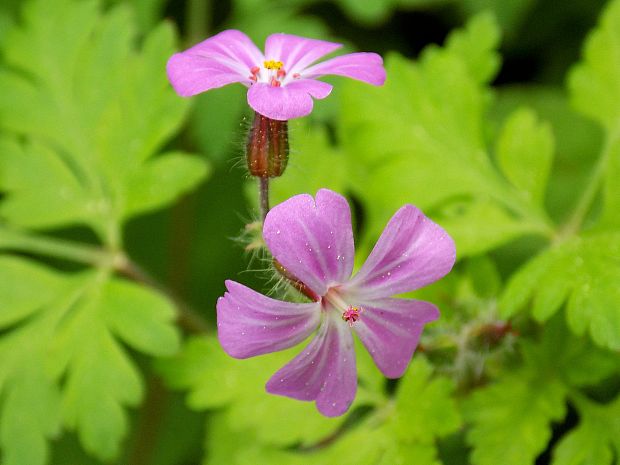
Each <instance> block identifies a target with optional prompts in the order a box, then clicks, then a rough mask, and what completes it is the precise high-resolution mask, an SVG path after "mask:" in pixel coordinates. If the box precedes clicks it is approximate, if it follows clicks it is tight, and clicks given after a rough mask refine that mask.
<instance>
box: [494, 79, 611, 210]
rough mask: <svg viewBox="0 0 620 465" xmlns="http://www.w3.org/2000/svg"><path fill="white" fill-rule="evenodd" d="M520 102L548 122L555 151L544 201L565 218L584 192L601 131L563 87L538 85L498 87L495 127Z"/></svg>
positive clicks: (508, 115) (495, 104)
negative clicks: (573, 101)
mask: <svg viewBox="0 0 620 465" xmlns="http://www.w3.org/2000/svg"><path fill="white" fill-rule="evenodd" d="M522 106H526V107H527V108H532V109H533V110H534V111H535V112H536V114H537V115H538V116H539V117H540V119H541V120H543V121H548V122H549V123H550V124H551V129H552V131H553V136H554V137H553V139H554V141H555V143H554V145H555V152H556V153H555V156H554V163H553V165H554V169H553V170H552V171H551V172H550V173H549V174H550V176H549V185H548V187H547V190H546V199H545V200H546V201H545V205H546V206H547V208H548V211H549V214H550V215H551V216H552V217H553V218H554V219H555V220H557V221H558V222H561V221H564V220H565V219H566V218H567V217H568V216H569V215H570V213H571V211H572V209H573V208H574V206H575V205H576V203H577V201H578V197H579V195H580V194H581V192H583V189H584V186H585V184H586V182H587V177H588V174H589V171H590V170H591V166H592V161H593V160H595V159H596V157H597V155H598V153H599V151H600V147H601V145H602V136H603V134H602V131H601V129H600V128H599V127H598V126H597V124H596V123H595V122H594V121H591V120H590V119H588V118H586V117H585V116H582V115H581V114H580V113H578V112H577V111H576V110H575V109H574V108H573V107H572V106H571V105H570V102H569V101H568V96H567V94H566V92H565V91H564V90H563V89H559V88H556V87H551V86H541V85H527V86H525V85H518V86H517V85H514V86H502V87H501V88H500V89H499V90H498V92H497V99H496V100H495V102H494V105H493V107H492V109H491V119H492V122H493V123H494V124H496V125H497V126H498V128H497V130H498V131H499V130H500V125H502V126H503V124H504V122H505V120H506V119H507V118H509V117H510V115H512V113H513V112H514V111H515V108H519V107H522ZM577 127H578V128H579V131H576V130H575V128H577Z"/></svg>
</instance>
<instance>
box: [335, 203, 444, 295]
mask: <svg viewBox="0 0 620 465" xmlns="http://www.w3.org/2000/svg"><path fill="white" fill-rule="evenodd" d="M455 258H456V249H455V246H454V241H453V240H452V238H451V237H450V236H449V235H448V233H446V232H445V231H444V230H443V229H442V228H441V227H440V226H438V225H437V224H435V223H433V222H432V221H431V220H429V219H428V218H427V217H426V216H424V214H423V213H422V212H421V211H420V210H418V209H417V208H416V207H414V206H413V205H405V206H404V207H402V208H401V209H400V210H398V211H397V212H396V213H395V214H394V216H393V217H392V219H391V220H390V221H389V223H388V224H387V226H386V227H385V229H384V230H383V233H382V234H381V237H380V238H379V240H378V241H377V244H376V245H375V247H374V249H373V250H372V252H371V253H370V256H369V257H368V259H367V260H366V263H364V265H363V266H362V268H361V269H360V271H359V272H358V273H357V275H355V276H354V277H353V279H351V281H350V282H349V283H348V284H347V285H346V288H347V290H349V291H350V292H351V293H354V294H356V295H358V296H360V297H361V296H364V298H366V299H369V300H374V299H377V298H382V297H389V296H392V295H395V294H400V293H402V292H407V291H413V290H415V289H419V288H421V287H423V286H426V285H427V284H430V283H432V282H434V281H437V280H438V279H440V278H442V277H443V276H445V275H446V274H447V273H448V272H449V271H450V270H451V269H452V266H453V265H454V261H455Z"/></svg>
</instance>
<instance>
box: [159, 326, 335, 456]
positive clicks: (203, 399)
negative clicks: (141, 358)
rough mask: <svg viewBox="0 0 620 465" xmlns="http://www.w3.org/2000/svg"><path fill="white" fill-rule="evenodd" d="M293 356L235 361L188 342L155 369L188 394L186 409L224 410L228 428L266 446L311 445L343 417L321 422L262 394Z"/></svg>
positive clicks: (212, 347)
mask: <svg viewBox="0 0 620 465" xmlns="http://www.w3.org/2000/svg"><path fill="white" fill-rule="evenodd" d="M299 350H300V349H299V348H293V349H290V350H287V351H284V352H279V353H276V354H270V355H266V356H262V357H256V358H252V359H248V360H235V359H233V358H231V357H229V356H228V355H226V354H225V353H224V352H223V351H222V349H221V347H220V346H219V343H218V342H217V340H216V339H215V338H203V339H191V340H190V341H189V342H188V344H187V346H186V347H185V349H184V350H183V351H182V353H181V354H180V355H179V356H177V357H175V358H173V359H169V360H161V361H160V362H158V367H159V371H160V372H161V373H162V374H163V375H164V377H165V379H166V380H167V382H168V383H169V384H170V385H171V386H172V387H174V388H181V389H189V390H190V393H189V395H188V403H189V405H190V407H191V408H193V409H196V410H203V409H212V408H216V407H222V406H227V415H226V416H227V418H228V422H229V423H230V425H231V428H234V429H235V430H238V431H242V430H251V431H252V432H253V433H252V434H254V435H255V436H256V437H257V439H258V440H260V441H261V442H264V443H267V444H272V445H279V446H286V445H292V444H296V443H301V444H312V443H314V442H317V441H319V440H320V439H322V438H324V437H326V436H328V435H329V434H330V432H333V431H334V430H335V429H337V428H338V427H339V425H340V424H341V423H342V421H343V420H344V418H345V417H340V418H336V419H334V418H327V417H324V416H322V415H321V414H320V413H319V412H318V411H317V410H316V408H315V406H314V403H312V402H300V401H297V400H293V399H289V398H286V397H280V396H274V395H271V394H268V393H266V392H265V388H264V386H265V383H266V382H267V380H268V379H269V377H270V376H271V375H272V374H273V373H275V372H276V371H277V370H278V369H279V368H281V367H282V366H283V365H285V364H286V363H287V362H288V361H290V360H291V359H292V358H293V357H294V356H295V355H296V354H297V352H298V351H299Z"/></svg>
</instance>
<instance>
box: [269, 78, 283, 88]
mask: <svg viewBox="0 0 620 465" xmlns="http://www.w3.org/2000/svg"><path fill="white" fill-rule="evenodd" d="M270 84H271V85H272V86H273V87H280V85H281V83H280V81H278V80H277V79H276V78H274V77H272V78H271V82H270Z"/></svg>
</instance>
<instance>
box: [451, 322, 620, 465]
mask: <svg viewBox="0 0 620 465" xmlns="http://www.w3.org/2000/svg"><path fill="white" fill-rule="evenodd" d="M520 349H521V353H522V356H523V359H522V363H521V364H520V365H519V366H517V367H514V368H512V367H507V370H504V372H503V374H502V375H501V376H500V377H499V379H498V380H497V381H496V382H495V383H493V384H491V385H489V386H486V387H484V388H482V389H479V390H477V391H475V392H474V393H473V394H472V395H471V396H470V397H469V398H467V399H466V400H465V403H464V410H463V413H464V416H465V418H466V420H467V421H468V422H469V423H470V424H471V427H470V429H469V432H468V433H467V442H468V443H469V444H470V445H471V446H472V447H473V453H472V456H471V461H472V464H473V465H487V464H488V465H490V464H496V463H502V464H506V465H512V464H514V465H528V464H533V463H534V461H535V459H536V457H537V456H538V454H540V453H541V452H542V451H543V450H545V448H546V447H547V443H548V441H549V439H550V438H551V423H552V422H554V421H558V420H560V419H562V418H563V417H564V415H565V410H566V408H565V398H566V396H567V394H568V395H572V393H573V392H575V389H574V388H575V387H582V386H589V385H593V384H596V383H598V382H600V381H601V380H603V379H605V378H607V377H608V376H610V375H612V374H613V373H614V372H617V369H618V368H617V367H618V364H617V357H616V356H615V355H614V354H612V353H609V352H608V351H605V350H602V349H599V348H596V347H594V346H593V345H592V344H591V343H590V342H589V341H588V340H587V339H585V338H577V337H575V336H573V335H572V334H571V332H570V331H569V330H568V329H567V328H566V326H565V324H564V322H563V321H562V319H561V318H558V317H556V318H554V319H552V320H551V321H549V322H548V323H547V324H546V325H545V327H544V329H543V332H542V334H541V336H540V338H539V340H538V341H533V340H531V339H527V338H523V339H521V341H520Z"/></svg>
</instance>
